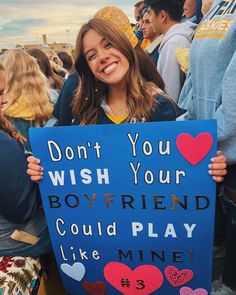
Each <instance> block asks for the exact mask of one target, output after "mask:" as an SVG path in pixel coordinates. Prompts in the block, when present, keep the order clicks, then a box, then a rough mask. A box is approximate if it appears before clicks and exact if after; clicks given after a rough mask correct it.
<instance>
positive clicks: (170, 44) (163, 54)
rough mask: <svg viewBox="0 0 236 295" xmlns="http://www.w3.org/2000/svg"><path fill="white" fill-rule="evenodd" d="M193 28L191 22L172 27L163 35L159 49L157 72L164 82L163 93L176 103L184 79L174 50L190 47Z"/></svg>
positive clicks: (194, 25) (193, 25) (194, 26)
mask: <svg viewBox="0 0 236 295" xmlns="http://www.w3.org/2000/svg"><path fill="white" fill-rule="evenodd" d="M195 28H196V24H194V23H191V22H185V23H179V24H175V25H173V26H172V27H171V28H170V29H169V30H168V31H167V32H166V33H165V35H164V38H163V40H162V42H161V45H160V48H159V59H158V63H157V70H158V72H159V73H160V75H161V77H162V79H163V80H164V82H165V92H166V93H167V94H168V95H169V96H171V97H172V98H173V99H174V100H175V101H176V102H177V100H178V97H179V94H180V91H181V87H182V85H183V82H184V78H185V76H184V73H183V72H182V71H181V68H180V66H179V64H178V62H177V59H176V49H177V48H179V47H182V48H188V47H189V46H190V44H191V42H192V38H193V35H194V31H195Z"/></svg>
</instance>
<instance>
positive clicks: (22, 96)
mask: <svg viewBox="0 0 236 295" xmlns="http://www.w3.org/2000/svg"><path fill="white" fill-rule="evenodd" d="M4 67H5V69H6V88H5V93H6V96H7V97H8V102H7V104H6V105H5V108H4V113H5V115H6V116H7V117H8V118H9V119H10V120H11V121H12V123H13V125H14V126H15V128H16V129H17V130H18V131H19V132H20V133H21V134H22V135H23V136H24V137H25V138H26V140H27V141H26V142H25V149H26V150H27V151H30V150H31V147H30V143H29V128H30V127H39V126H43V125H44V123H45V122H46V121H47V120H48V119H49V118H50V116H51V114H52V110H53V105H52V103H50V102H49V98H51V91H50V89H49V87H48V84H47V80H46V77H45V76H44V75H43V73H42V72H41V70H40V68H39V66H38V63H37V61H36V59H35V58H33V57H32V56H30V55H29V54H28V53H26V52H24V51H22V50H20V49H12V50H9V52H8V53H7V54H6V57H5V58H4Z"/></svg>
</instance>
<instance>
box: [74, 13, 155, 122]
mask: <svg viewBox="0 0 236 295" xmlns="http://www.w3.org/2000/svg"><path fill="white" fill-rule="evenodd" d="M90 29H93V30H95V31H96V32H97V33H98V34H100V35H101V36H103V37H104V38H105V39H106V40H107V41H108V42H110V43H111V44H112V46H113V47H114V48H116V49H117V50H119V51H120V52H121V53H122V54H123V55H124V56H125V57H126V58H127V59H128V61H129V71H128V74H127V81H128V82H127V84H128V86H127V98H128V99H127V109H128V118H127V119H126V122H130V121H132V119H134V118H135V119H136V121H138V122H139V121H142V120H148V119H149V117H150V113H151V111H152V110H153V109H154V107H155V104H156V100H155V98H154V95H153V92H154V89H155V88H156V87H155V85H154V84H153V83H151V82H147V81H145V80H144V79H143V78H142V76H141V74H140V70H139V62H138V58H137V55H136V53H135V51H134V49H133V47H132V45H131V43H130V42H129V40H128V39H127V38H126V36H125V35H124V34H123V33H122V32H121V31H120V30H119V29H117V28H116V27H114V26H112V25H111V23H110V22H108V21H106V20H102V19H99V18H93V19H91V20H90V21H89V22H88V23H87V24H85V25H83V26H82V28H81V30H80V32H79V34H78V37H77V41H76V52H75V56H76V57H75V69H76V71H77V73H78V75H79V80H80V81H79V87H78V90H77V93H76V94H75V97H74V101H73V104H72V111H73V114H74V116H75V117H76V118H78V119H79V121H80V123H81V124H82V125H89V124H96V123H97V118H98V113H99V111H100V105H101V100H102V98H103V97H104V95H105V96H107V94H108V87H107V85H106V84H104V83H102V82H101V81H99V80H97V79H96V77H95V76H94V75H93V73H92V72H91V70H90V68H89V66H88V64H87V61H86V58H85V56H84V52H83V38H84V35H85V34H86V33H87V32H88V31H89V30H90ZM95 89H96V91H95Z"/></svg>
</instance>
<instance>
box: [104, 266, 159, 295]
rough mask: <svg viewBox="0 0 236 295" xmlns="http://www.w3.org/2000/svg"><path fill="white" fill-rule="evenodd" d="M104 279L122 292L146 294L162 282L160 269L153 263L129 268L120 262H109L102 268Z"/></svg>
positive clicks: (131, 294)
mask: <svg viewBox="0 0 236 295" xmlns="http://www.w3.org/2000/svg"><path fill="white" fill-rule="evenodd" d="M104 276H105V278H106V280H107V281H108V282H109V283H110V284H111V285H112V286H113V287H114V288H116V289H117V290H119V291H120V292H121V293H122V294H126V295H133V294H142V295H148V294H150V293H152V292H154V291H155V290H157V289H159V288H160V287H161V285H162V284H163V280H164V279H163V275H162V273H161V271H160V270H159V269H158V268H157V267H156V266H153V265H141V266H138V267H136V268H135V269H134V270H131V269H130V268H129V267H128V266H127V265H125V264H123V263H120V262H109V263H108V264H107V265H106V266H105V268H104Z"/></svg>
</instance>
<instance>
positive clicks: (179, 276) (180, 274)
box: [165, 266, 193, 287]
mask: <svg viewBox="0 0 236 295" xmlns="http://www.w3.org/2000/svg"><path fill="white" fill-rule="evenodd" d="M165 275H166V278H167V280H168V282H169V283H170V284H171V285H172V286H173V287H178V286H182V285H184V284H186V283H188V282H189V281H191V280H192V278H193V272H192V271H191V270H190V269H183V270H178V268H176V267H174V266H167V267H166V268H165Z"/></svg>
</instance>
